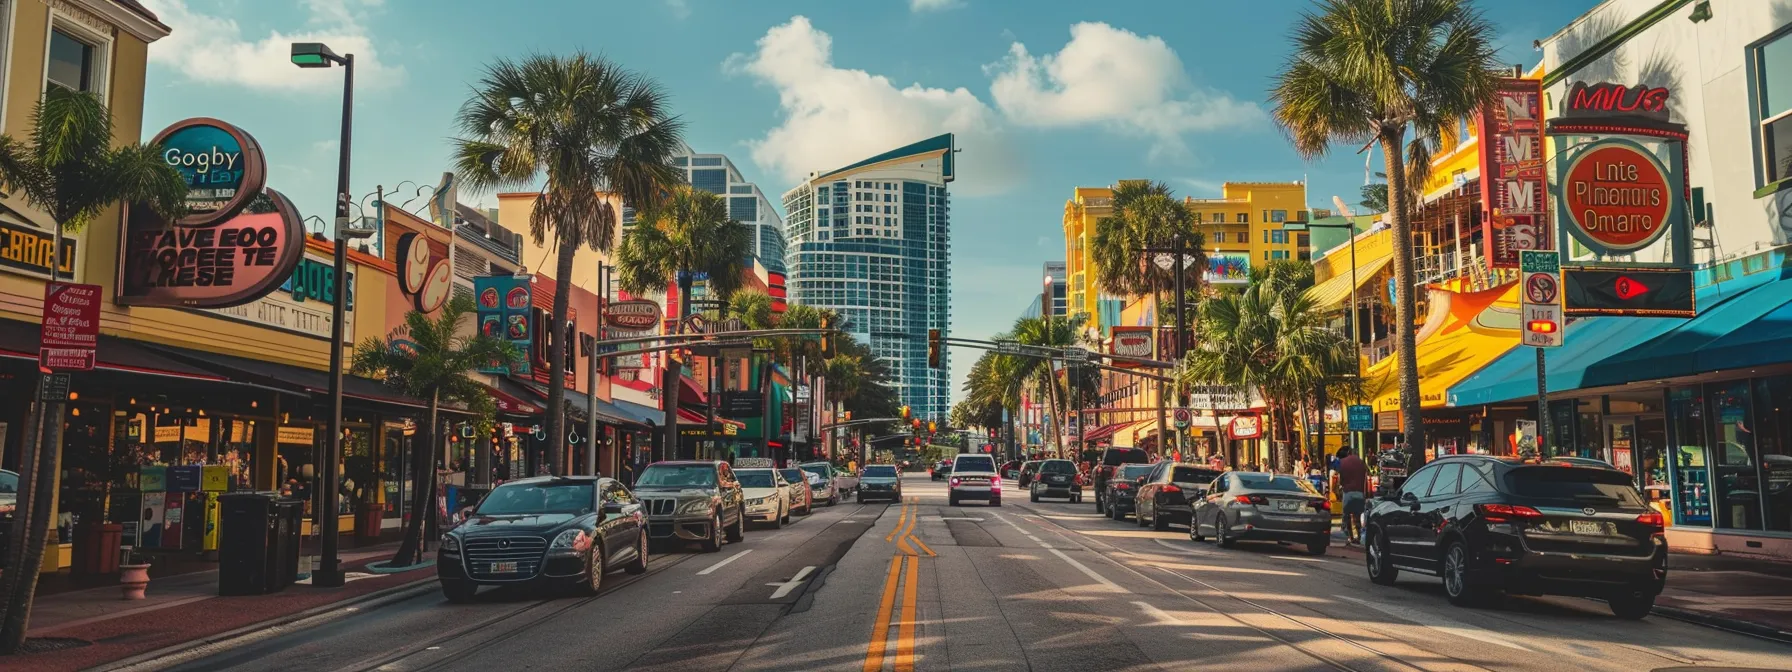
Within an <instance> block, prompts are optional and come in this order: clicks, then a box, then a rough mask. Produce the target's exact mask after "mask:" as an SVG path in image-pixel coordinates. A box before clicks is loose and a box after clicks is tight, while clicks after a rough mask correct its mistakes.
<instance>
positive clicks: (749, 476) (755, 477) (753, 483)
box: [734, 469, 776, 488]
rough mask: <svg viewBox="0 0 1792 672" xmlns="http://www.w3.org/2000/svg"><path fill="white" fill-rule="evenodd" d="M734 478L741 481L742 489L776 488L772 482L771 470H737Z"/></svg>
mask: <svg viewBox="0 0 1792 672" xmlns="http://www.w3.org/2000/svg"><path fill="white" fill-rule="evenodd" d="M734 477H735V478H736V479H738V480H739V481H740V487H743V488H771V487H776V485H775V484H774V483H773V482H772V470H770V469H736V470H734Z"/></svg>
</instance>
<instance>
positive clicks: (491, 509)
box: [436, 476, 647, 602]
mask: <svg viewBox="0 0 1792 672" xmlns="http://www.w3.org/2000/svg"><path fill="white" fill-rule="evenodd" d="M644 521H645V519H644V517H643V514H642V512H641V506H640V504H639V503H637V502H636V500H635V498H634V495H633V494H631V493H630V492H629V491H628V488H625V487H623V486H622V484H621V483H618V482H616V481H615V480H613V479H609V478H596V477H592V476H543V477H539V478H526V479H522V480H516V481H511V482H509V483H505V484H503V485H500V486H498V487H497V488H496V489H494V490H492V491H491V494H488V495H486V497H485V499H484V501H481V502H480V503H479V506H478V507H477V508H475V509H473V510H472V511H471V512H470V513H469V514H468V515H467V518H466V520H464V521H462V522H461V523H460V524H459V525H456V526H455V527H453V528H452V529H450V530H448V533H447V534H446V535H444V536H443V537H442V545H441V549H440V550H439V552H438V554H437V556H436V578H437V579H439V580H440V581H441V584H442V594H443V595H445V596H446V597H447V598H448V601H450V602H466V601H468V600H471V599H472V598H473V594H474V593H475V592H476V591H477V590H478V589H479V586H482V585H516V584H523V583H532V584H556V585H560V586H565V587H571V588H574V589H576V590H578V591H579V592H581V593H584V594H587V595H595V594H597V591H598V588H600V587H601V586H602V585H603V578H604V575H605V574H607V573H609V572H611V571H614V570H617V569H622V570H626V571H627V572H628V573H630V574H640V573H642V572H645V571H647V535H646V534H645V533H644V529H643V528H644Z"/></svg>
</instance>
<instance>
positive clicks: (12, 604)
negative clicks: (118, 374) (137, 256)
mask: <svg viewBox="0 0 1792 672" xmlns="http://www.w3.org/2000/svg"><path fill="white" fill-rule="evenodd" d="M31 123H32V134H31V138H30V141H29V142H23V141H20V140H18V139H15V138H13V137H11V136H0V188H4V189H5V190H6V191H8V192H10V193H13V194H16V195H19V196H21V197H23V198H24V199H25V202H27V203H29V204H31V206H32V207H35V208H38V209H40V210H42V211H43V212H44V213H45V214H47V215H49V218H50V220H51V221H53V222H55V224H56V226H57V227H58V228H59V229H60V230H62V231H69V232H73V231H79V230H81V229H82V228H83V227H85V226H87V225H88V224H89V223H92V222H93V221H94V220H95V219H96V218H98V217H99V216H100V215H101V213H103V212H105V211H106V210H107V209H108V208H111V207H112V206H114V205H116V204H118V203H119V202H121V201H125V202H138V203H144V204H146V205H148V206H150V208H152V209H153V210H155V211H156V212H157V213H158V214H161V215H163V216H166V217H174V216H178V215H179V214H180V213H181V212H182V211H183V210H182V208H183V207H184V201H185V198H186V195H187V183H186V180H185V179H184V178H182V177H181V174H180V173H179V172H178V171H176V170H175V169H174V168H173V167H171V166H169V165H168V163H167V162H166V161H164V160H162V157H161V152H160V151H159V149H158V148H156V147H152V146H149V145H145V144H141V143H124V144H116V145H115V144H114V141H115V140H117V138H115V137H114V134H113V129H112V112H111V110H108V109H106V105H105V103H104V102H101V101H100V99H99V98H98V97H96V96H94V95H93V94H89V93H82V92H78V91H71V90H68V89H65V88H62V87H60V86H51V87H49V90H48V91H45V92H44V97H43V98H42V99H40V100H39V101H38V102H37V107H36V109H35V111H33V113H32V118H31ZM56 254H57V258H56V259H54V260H52V263H51V268H53V269H54V268H61V267H62V259H61V250H60V249H58V250H57V252H56ZM63 406H64V405H63V404H62V403H60V402H48V403H41V404H39V407H38V409H37V414H36V416H37V417H41V418H43V419H44V420H42V421H38V423H37V424H41V425H43V431H42V432H41V433H38V434H37V435H38V436H40V437H42V441H41V442H39V443H37V444H36V445H32V446H29V448H30V449H31V450H30V455H27V456H25V458H26V459H25V460H23V466H22V468H21V469H20V470H19V473H20V479H19V480H20V482H19V485H20V488H19V502H20V504H21V505H20V507H19V511H18V513H17V515H15V516H14V519H13V523H12V525H13V529H12V539H13V543H12V548H11V550H10V551H9V552H8V553H9V557H8V562H9V564H8V565H7V566H8V567H11V568H13V569H11V570H9V571H7V572H6V575H5V579H4V586H3V590H0V599H4V600H5V601H4V602H0V606H4V607H5V609H4V611H5V612H6V616H5V622H4V624H0V653H7V654H10V653H14V652H16V651H18V650H19V647H20V646H22V645H23V644H24V642H25V630H26V629H27V627H28V625H29V620H30V616H31V602H32V599H33V598H34V597H35V595H36V592H37V576H38V567H39V566H40V565H41V563H42V561H43V553H44V543H45V540H46V538H47V537H48V536H49V530H50V514H51V508H52V506H51V502H52V501H53V498H54V496H55V489H54V488H52V487H50V484H51V483H54V482H55V480H56V473H57V471H58V470H60V468H61V467H60V466H59V463H60V462H61V457H62V455H61V446H62V422H61V418H62V414H63ZM31 435H32V434H27V436H31Z"/></svg>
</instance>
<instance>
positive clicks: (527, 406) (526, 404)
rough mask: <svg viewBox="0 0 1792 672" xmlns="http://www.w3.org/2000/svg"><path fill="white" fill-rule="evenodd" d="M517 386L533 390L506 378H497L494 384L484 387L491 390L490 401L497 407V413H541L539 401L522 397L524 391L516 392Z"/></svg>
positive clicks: (524, 414) (523, 414)
mask: <svg viewBox="0 0 1792 672" xmlns="http://www.w3.org/2000/svg"><path fill="white" fill-rule="evenodd" d="M518 388H522V389H526V390H527V391H528V392H534V391H535V390H533V389H530V388H527V387H526V386H523V385H517V384H515V383H512V382H511V381H510V380H509V379H508V378H499V379H498V384H497V385H496V386H489V385H488V386H486V389H489V390H491V393H492V402H493V403H494V404H495V405H496V406H497V407H498V412H499V413H503V414H506V415H522V416H529V415H541V412H542V404H541V402H540V401H530V400H526V399H523V398H522V396H524V394H526V393H524V394H518V393H517V390H518Z"/></svg>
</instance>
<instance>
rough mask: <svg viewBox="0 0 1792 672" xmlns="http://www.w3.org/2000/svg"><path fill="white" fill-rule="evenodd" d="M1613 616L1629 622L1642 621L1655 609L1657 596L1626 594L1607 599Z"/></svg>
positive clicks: (1606, 601)
mask: <svg viewBox="0 0 1792 672" xmlns="http://www.w3.org/2000/svg"><path fill="white" fill-rule="evenodd" d="M1605 603H1606V605H1607V606H1610V607H1611V609H1612V615H1613V616H1617V617H1618V618H1622V619H1624V620H1627V621H1635V620H1640V619H1642V618H1643V617H1644V616H1648V615H1649V612H1650V611H1651V610H1653V609H1654V608H1655V596H1654V595H1650V594H1648V593H1625V594H1621V595H1613V596H1611V597H1608V598H1606V600H1605Z"/></svg>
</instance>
